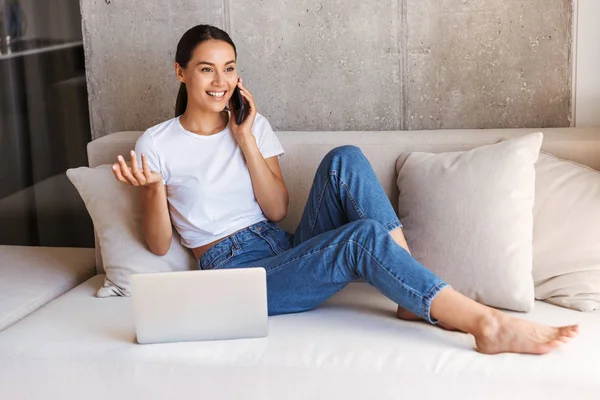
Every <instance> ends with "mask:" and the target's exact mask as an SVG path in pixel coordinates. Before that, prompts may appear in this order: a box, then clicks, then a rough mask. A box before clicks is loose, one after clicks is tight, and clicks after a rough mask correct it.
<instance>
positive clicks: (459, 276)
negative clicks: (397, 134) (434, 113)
mask: <svg viewBox="0 0 600 400" xmlns="http://www.w3.org/2000/svg"><path fill="white" fill-rule="evenodd" d="M542 138H543V135H542V134H541V133H533V134H529V135H526V136H523V137H520V138H517V139H513V140H508V141H505V142H501V143H497V144H493V145H488V146H482V147H479V148H476V149H473V150H470V151H465V152H453V153H441V154H432V153H409V154H403V155H402V156H400V158H399V159H398V161H397V163H396V170H397V172H398V180H397V183H398V189H399V190H400V196H399V199H398V211H399V216H400V220H401V221H402V223H403V225H404V234H405V236H406V238H407V241H408V244H409V246H410V249H411V252H412V254H413V256H414V257H415V258H416V259H417V260H418V261H420V262H421V263H422V264H423V265H424V266H425V267H427V268H429V269H430V270H432V271H433V272H434V273H436V274H437V275H438V276H439V277H440V278H442V279H443V280H445V281H446V282H448V283H449V284H450V285H451V286H453V287H454V289H456V290H457V291H459V292H461V293H463V294H465V295H466V296H468V297H470V298H472V299H474V300H476V301H478V302H480V303H484V304H487V305H490V306H493V307H499V308H505V309H510V310H516V311H530V310H531V309H532V308H533V305H534V285H533V278H532V262H533V261H532V239H533V206H534V193H535V168H534V164H535V162H536V160H537V159H538V156H539V151H540V147H541V144H542Z"/></svg>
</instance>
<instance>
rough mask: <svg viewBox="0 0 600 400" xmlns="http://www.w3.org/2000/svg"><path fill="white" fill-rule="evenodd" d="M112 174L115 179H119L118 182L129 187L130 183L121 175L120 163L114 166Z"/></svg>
mask: <svg viewBox="0 0 600 400" xmlns="http://www.w3.org/2000/svg"><path fill="white" fill-rule="evenodd" d="M112 172H113V174H114V175H115V178H117V180H118V181H119V182H121V183H125V184H127V185H129V182H128V181H127V179H125V178H123V174H121V167H120V166H119V164H118V163H115V164H113V165H112Z"/></svg>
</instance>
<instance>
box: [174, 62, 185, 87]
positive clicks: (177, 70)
mask: <svg viewBox="0 0 600 400" xmlns="http://www.w3.org/2000/svg"><path fill="white" fill-rule="evenodd" d="M183 72H184V70H183V68H182V67H181V65H179V63H177V62H176V63H175V76H176V77H177V79H178V80H179V82H181V83H185V78H184V76H183Z"/></svg>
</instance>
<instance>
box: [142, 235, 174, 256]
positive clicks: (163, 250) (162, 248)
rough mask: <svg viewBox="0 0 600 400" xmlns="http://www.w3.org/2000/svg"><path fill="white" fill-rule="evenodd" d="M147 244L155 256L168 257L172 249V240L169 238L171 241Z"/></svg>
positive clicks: (149, 241)
mask: <svg viewBox="0 0 600 400" xmlns="http://www.w3.org/2000/svg"><path fill="white" fill-rule="evenodd" d="M146 244H147V245H148V248H149V249H150V251H151V252H152V253H153V254H156V255H157V256H161V257H162V256H165V255H167V253H168V252H169V249H170V248H171V238H170V237H169V240H162V241H152V240H146Z"/></svg>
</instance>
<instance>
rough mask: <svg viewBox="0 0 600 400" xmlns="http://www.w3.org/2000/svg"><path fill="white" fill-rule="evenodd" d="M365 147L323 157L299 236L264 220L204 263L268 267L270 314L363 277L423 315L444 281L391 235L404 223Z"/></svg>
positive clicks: (314, 300)
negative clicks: (376, 174) (376, 172)
mask: <svg viewBox="0 0 600 400" xmlns="http://www.w3.org/2000/svg"><path fill="white" fill-rule="evenodd" d="M401 226H402V224H401V223H400V221H399V220H398V217H397V216H396V214H395V212H394V209H393V208H392V206H391V204H390V202H389V200H388V198H387V196H386V194H385V192H384V190H383V188H382V187H381V185H380V184H379V181H378V180H377V177H376V176H375V172H374V171H373V168H372V167H371V165H370V164H369V161H368V160H367V159H366V157H365V156H364V155H363V153H362V152H361V150H360V149H359V148H357V147H354V146H342V147H338V148H335V149H333V150H332V151H330V152H329V153H328V154H327V155H326V156H325V157H324V159H323V161H322V162H321V164H320V166H319V168H318V170H317V173H316V176H315V179H314V182H313V185H312V188H311V190H310V194H309V197H308V201H307V204H306V207H305V208H304V213H303V215H302V219H301V221H300V224H299V225H298V228H297V229H296V232H295V233H294V234H293V235H292V234H290V233H288V232H286V231H284V230H282V229H280V228H279V227H278V226H277V225H276V224H274V223H272V222H269V221H263V222H259V223H257V224H254V225H251V226H249V227H247V228H245V229H242V230H240V231H238V232H236V233H234V234H233V235H231V236H229V237H227V238H226V239H224V240H222V241H221V242H219V243H217V244H216V245H214V246H213V247H211V248H210V249H209V250H208V251H207V252H206V253H204V254H203V255H202V257H200V259H199V260H198V264H199V268H200V269H213V268H215V269H217V268H247V267H263V268H265V270H266V273H267V298H268V307H269V315H276V314H285V313H294V312H301V311H306V310H310V309H312V308H315V307H317V306H319V305H320V304H321V303H323V302H324V301H325V300H326V299H328V298H329V297H331V296H332V295H333V294H335V293H337V292H338V291H339V290H341V289H342V288H344V287H345V286H346V285H347V284H348V283H349V282H352V281H355V280H358V279H361V278H362V279H363V280H364V281H366V282H368V283H370V284H371V285H373V286H375V287H376V288H377V289H378V290H379V291H380V292H381V293H383V294H384V295H385V296H387V297H388V298H390V299H391V300H393V301H394V302H395V303H397V304H399V305H400V306H402V307H403V308H405V309H407V310H409V311H411V312H413V313H414V314H416V315H418V316H420V317H421V318H423V319H425V320H427V321H429V322H431V323H435V322H436V321H435V320H434V319H432V318H431V316H430V307H431V301H432V300H433V298H434V297H435V295H436V294H437V293H438V292H439V291H440V290H441V289H442V288H443V287H445V286H447V284H446V283H444V282H443V281H442V280H440V278H438V277H437V276H436V275H434V274H433V273H432V272H431V271H429V270H428V269H426V268H425V267H423V266H422V265H421V264H419V263H418V262H417V261H416V260H415V259H414V258H413V257H412V256H411V255H410V254H409V253H408V252H407V251H406V250H404V249H403V248H402V247H400V246H399V245H398V244H397V243H396V242H395V241H394V240H393V239H392V237H391V235H390V234H389V232H390V231H392V230H394V229H396V228H398V227H401Z"/></svg>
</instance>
